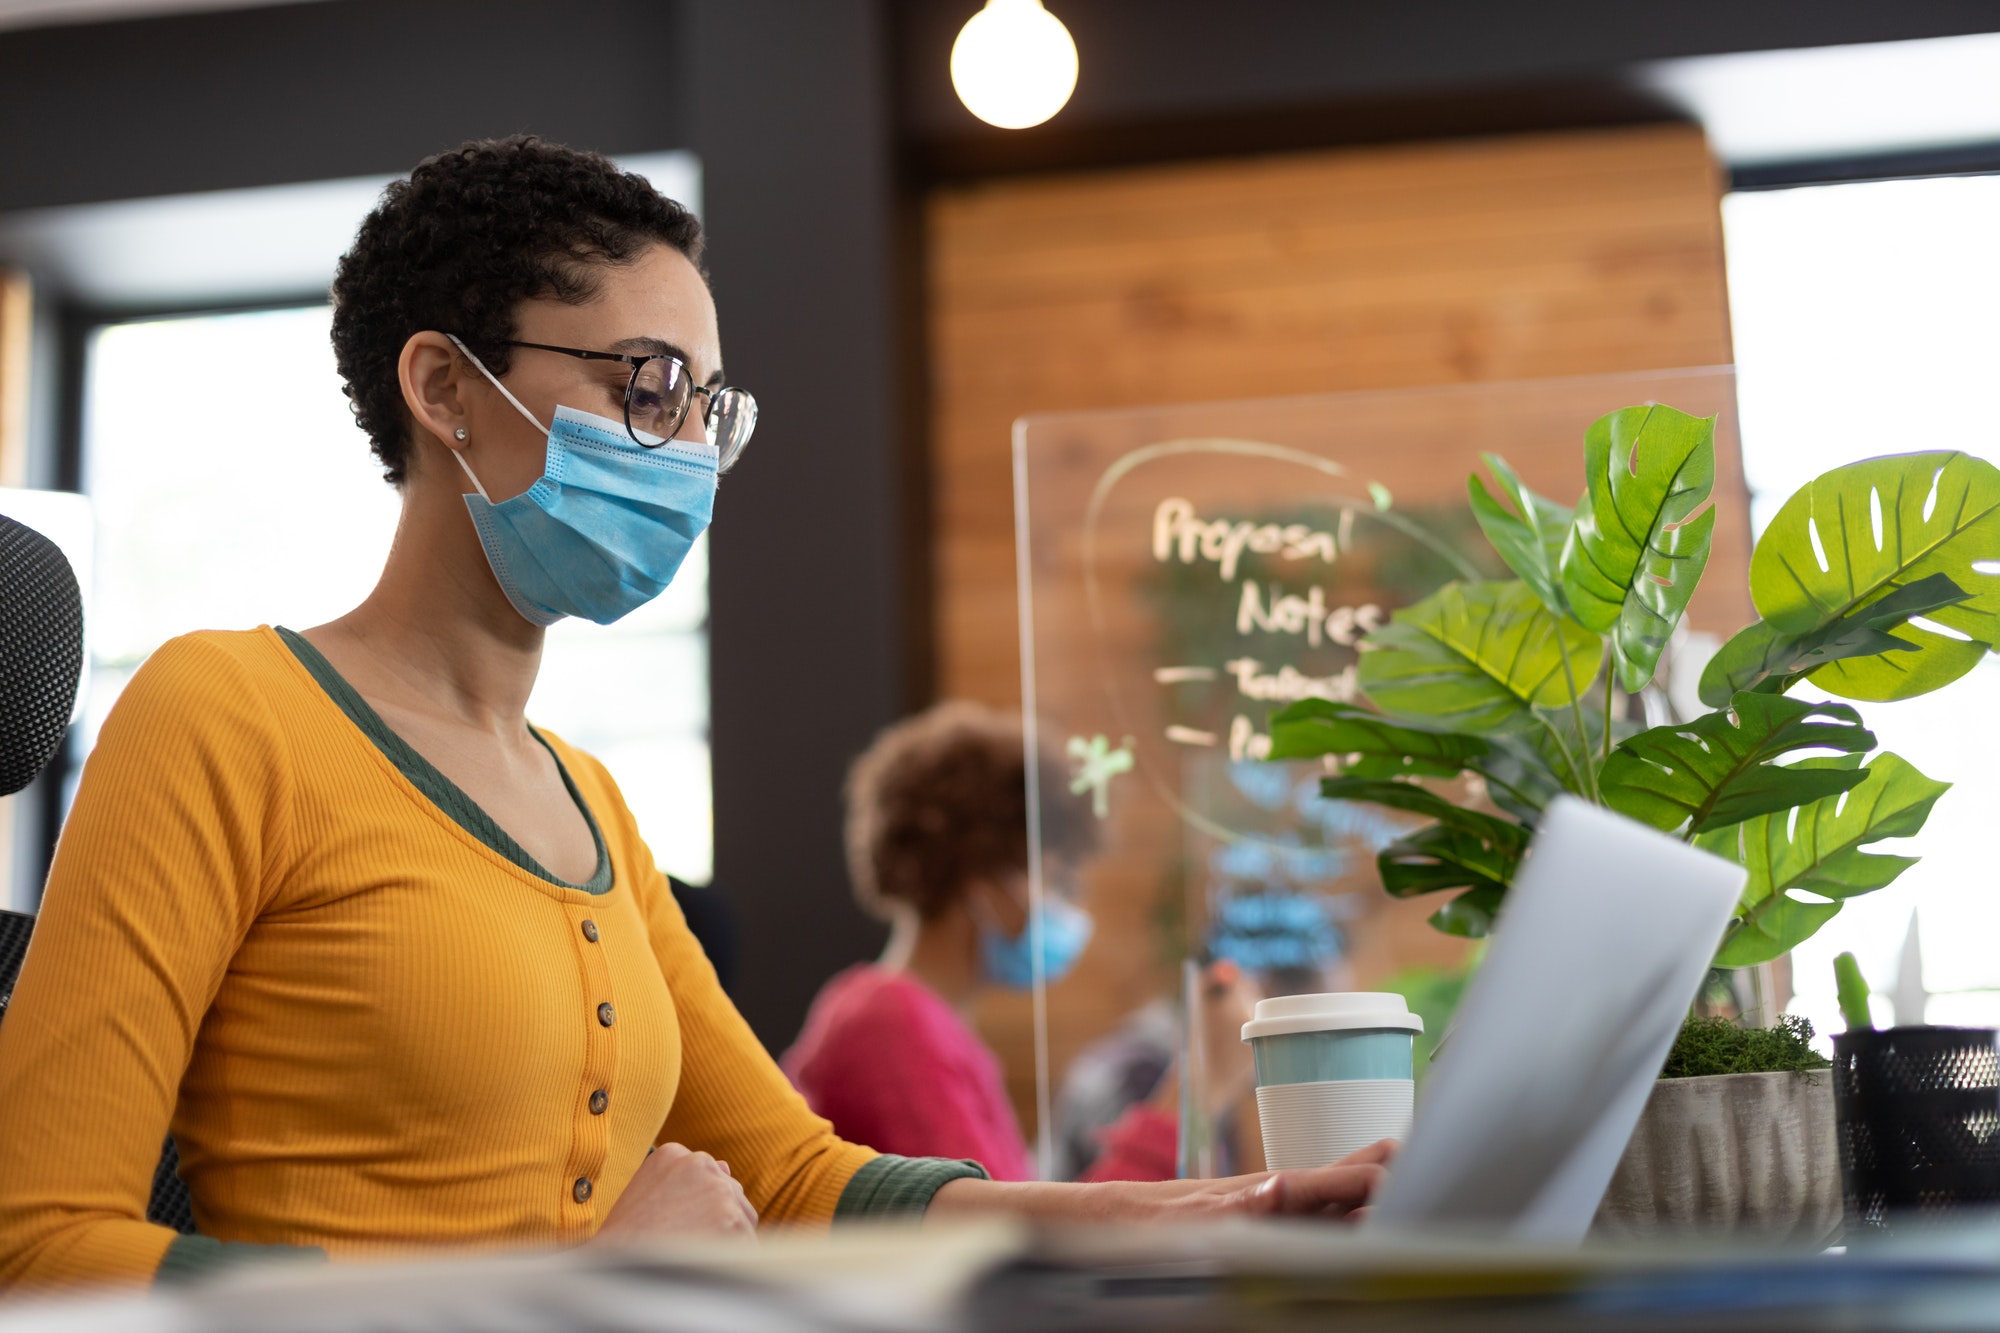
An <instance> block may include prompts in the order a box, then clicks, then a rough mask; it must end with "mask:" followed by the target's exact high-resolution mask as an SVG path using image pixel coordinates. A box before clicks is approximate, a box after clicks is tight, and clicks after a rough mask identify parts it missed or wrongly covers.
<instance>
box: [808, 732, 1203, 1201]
mask: <svg viewBox="0 0 2000 1333" xmlns="http://www.w3.org/2000/svg"><path fill="white" fill-rule="evenodd" d="M1040 768H1041V772H1040V780H1041V789H1042V791H1043V792H1045V793H1048V792H1061V791H1063V790H1065V789H1066V787H1067V785H1068V780H1067V778H1066V777H1065V775H1064V774H1063V772H1062V770H1061V767H1060V766H1059V765H1058V764H1056V763H1055V762H1054V761H1053V760H1052V759H1050V758H1049V757H1048V756H1046V755H1044V756H1041V758H1040ZM1026 787H1027V783H1026V757H1025V747H1024V744H1023V740H1022V734H1021V724H1020V721H1019V719H1018V718H1015V717H1012V716H1009V715H1007V714H1002V713H998V712H994V711H993V710H991V709H987V708H982V707H979V706H977V705H973V704H964V703H952V704H941V705H939V706H937V707H935V708H932V709H931V710H929V711H928V712H926V713H923V714H921V715H919V716H917V717H914V718H911V719H909V720H907V721H904V722H901V723H899V724H897V725H896V726H893V727H891V728H889V729H888V730H887V731H885V732H883V733H882V735H881V736H879V737H877V738H876V740H875V743H874V744H873V745H871V746H870V747H869V749H868V751H867V752H866V753H865V754H863V755H862V756H861V758H860V759H859V760H857V761H856V762H855V765H854V768H853V771H852V772H851V773H850V774H849V775H848V785H847V857H848V865H849V869H850V871H851V873H852V876H853V880H854V888H855V894H856V896H857V897H858V898H859V899H860V901H861V904H862V905H863V906H864V907H866V908H867V909H868V910H870V911H871V912H874V913H875V914H877V915H878V916H881V917H883V918H885V919H887V920H888V921H889V922H890V923H891V925H892V929H893V933H892V934H891V936H890V939H889V945H888V948H887V949H886V950H884V952H883V954H882V958H881V960H880V961H879V962H876V963H863V964H860V965H858V966H855V967H851V968H849V969H847V970H846V971H845V972H842V973H840V974H839V975H838V976H836V977H834V978H833V979H832V980H831V981H829V982H827V983H826V986H825V987H824V988H823V989H822V990H821V991H820V993H819V996H818V998H817V999H816V1000H814V1002H813V1007H812V1011H811V1013H810V1014H808V1016H807V1018H806V1023H805V1027H804V1029H803V1030H802V1031H801V1032H800V1034H799V1039H798V1041H797V1043H796V1044H795V1045H793V1047H792V1049H791V1050H790V1051H788V1052H787V1053H786V1054H785V1057H784V1061H783V1063H784V1067H785V1072H786V1073H788V1074H789V1075H791V1078H792V1082H793V1083H794V1084H796V1085H797V1087H798V1089H799V1091H800V1092H802V1093H804V1094H805V1097H806V1100H807V1101H808V1102H810V1103H811V1104H812V1108H813V1110H815V1111H817V1112H818V1113H819V1114H821V1115H823V1116H825V1117H826V1118H827V1119H828V1120H831V1121H832V1122H833V1126H834V1130H835V1132H837V1133H838V1134H840V1135H841V1136H842V1137H843V1138H845V1139H847V1140H849V1141H850V1142H854V1143H865V1144H867V1145H869V1146H870V1147H872V1148H875V1149H877V1150H879V1151H881V1152H887V1153H898V1154H901V1155H904V1156H909V1157H957V1158H970V1159H972V1160H974V1161H977V1162H979V1163H980V1164H981V1165H983V1166H985V1168H986V1169H987V1171H988V1172H989V1173H991V1175H992V1176H993V1178H994V1179H995V1180H1032V1179H1034V1176H1035V1171H1034V1165H1033V1163H1032V1162H1031V1161H1030V1159H1029V1155H1028V1149H1027V1145H1026V1144H1025V1143H1024V1142H1023V1140H1022V1137H1021V1127H1020V1122H1019V1121H1018V1120H1016V1118H1015V1116H1014V1109H1013V1105H1012V1103H1011V1102H1009V1101H1008V1099H1007V1091H1006V1085H1005V1082H1004V1080H1003V1078H1002V1076H1001V1070H1000V1061H999V1060H998V1058H996V1057H995V1056H994V1054H993V1052H992V1051H991V1050H989V1049H988V1048H987V1046H986V1044H985V1043H984V1042H982V1041H981V1040H980V1039H979V1037H978V1035H977V1034H976V1033H975V1032H974V1031H973V1029H972V1025H971V1022H970V1021H969V1015H970V1013H971V1011H972V1007H973V1004H974V1002H975V1001H976V1000H977V998H978V996H979V994H980V992H981V991H982V990H984V989H985V988H986V987H988V986H994V985H998V986H1005V987H1011V988H1018V989H1027V988H1028V987H1029V986H1030V985H1031V984H1032V981H1033V975H1034V970H1035V957H1034V946H1035V939H1034V932H1032V931H1031V930H1030V929H1029V919H1028V917H1029V914H1028V844H1027V826H1028V809H1027V792H1026ZM1095 837H1096V833H1095V829H1094V827H1093V825H1092V823H1091V820H1090V816H1089V805H1088V803H1087V802H1085V801H1077V802H1075V803H1074V804H1072V803H1070V802H1067V801H1060V800H1050V801H1044V802H1043V809H1042V824H1041V839H1042V850H1043V851H1044V853H1045V854H1047V856H1048V857H1049V858H1050V861H1051V862H1052V863H1056V864H1064V865H1069V866H1074V864H1075V863H1076V862H1077V861H1078V860H1080V859H1081V858H1082V857H1083V856H1084V855H1086V854H1087V853H1088V852H1089V851H1090V850H1091V848H1092V847H1093V846H1094V844H1095ZM1065 878H1066V877H1065ZM1089 938H1090V917H1089V915H1088V914H1087V913H1085V912H1084V910H1083V909H1082V908H1081V907H1079V906H1077V905H1076V904H1075V903H1074V902H1073V901H1072V900H1071V899H1070V897H1069V896H1068V894H1067V893H1066V892H1060V891H1052V892H1050V893H1048V894H1045V895H1044V903H1043V913H1042V930H1041V933H1040V943H1041V954H1042V957H1041V970H1042V974H1043V976H1044V977H1045V978H1046V979H1047V980H1048V981H1050V982H1055V981H1057V980H1059V979H1060V978H1061V977H1062V976H1064V975H1065V974H1066V973H1067V972H1068V971H1069V970H1070V968H1071V967H1072V966H1074V965H1075V963H1076V960H1077V958H1078V957H1079V956H1080V955H1081V954H1082V952H1083V948H1084V945H1085V944H1086V943H1087V942H1088V941H1089ZM1131 1115H1132V1116H1138V1117H1142V1118H1150V1119H1148V1120H1147V1123H1145V1124H1144V1125H1136V1124H1132V1123H1121V1125H1120V1126H1119V1129H1120V1130H1122V1131H1123V1133H1122V1134H1116V1133H1114V1134H1113V1135H1112V1136H1110V1139H1111V1141H1112V1142H1113V1143H1114V1144H1115V1143H1117V1142H1120V1141H1129V1142H1131V1143H1132V1144H1134V1145H1135V1146H1139V1147H1141V1148H1142V1152H1141V1154H1140V1158H1142V1159H1143V1160H1141V1159H1134V1158H1132V1157H1131V1155H1130V1154H1127V1155H1126V1156H1125V1157H1120V1156H1119V1155H1118V1154H1117V1153H1116V1151H1115V1148H1114V1150H1113V1151H1112V1152H1111V1153H1109V1154H1107V1157H1108V1160H1100V1161H1099V1162H1098V1164H1097V1166H1096V1168H1095V1169H1094V1171H1093V1175H1094V1176H1096V1177H1097V1178H1100V1179H1126V1180H1144V1179H1166V1178H1171V1176H1172V1175H1173V1170H1172V1151H1171V1148H1170V1147H1169V1149H1168V1151H1167V1152H1166V1154H1165V1155H1164V1158H1162V1155H1161V1154H1160V1153H1159V1152H1158V1150H1157V1147H1158V1145H1159V1144H1160V1143H1162V1142H1165V1143H1167V1144H1169V1145H1170V1144H1171V1143H1172V1141H1173V1135H1174V1122H1173V1120H1172V1119H1171V1118H1169V1117H1166V1116H1164V1115H1162V1113H1161V1112H1160V1111H1159V1110H1157V1109H1155V1108H1152V1107H1141V1108H1135V1110H1134V1111H1133V1112H1132V1113H1131ZM1129 1120H1131V1116H1128V1121H1129ZM1144 1149H1150V1151H1144Z"/></svg>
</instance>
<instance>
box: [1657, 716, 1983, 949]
mask: <svg viewBox="0 0 2000 1333" xmlns="http://www.w3.org/2000/svg"><path fill="white" fill-rule="evenodd" d="M1859 763H1860V759H1859V757H1858V756H1855V755H1840V756H1837V757H1833V758H1825V759H1804V760H1801V761H1800V762H1799V763H1798V764H1797V765H1795V766H1794V767H1795V768H1799V769H1806V770H1808V771H1820V772H1854V771H1856V765H1858V764H1859ZM1859 775H1860V777H1861V778H1862V781H1861V783H1860V785H1858V786H1856V787H1855V788H1854V789H1853V790H1852V791H1849V792H1847V793H1846V794H1845V795H1843V796H1829V797H1825V798H1822V799H1821V800H1818V801H1814V802H1813V803H1812V804H1810V805H1807V806H1804V807H1802V808H1801V809H1800V810H1799V812H1798V818H1797V819H1796V820H1793V819H1792V818H1790V816H1789V815H1786V814H1779V813H1773V814H1768V815H1759V816H1757V817H1756V818H1754V819H1749V820H1745V821H1744V822H1743V823H1741V824H1739V825H1737V826H1736V827H1735V828H1726V829H1717V830H1716V831H1714V832H1712V833H1705V834H1703V835H1701V836H1700V837H1698V838H1696V839H1695V845H1696V846H1697V847H1701V848H1704V849H1706V850H1708V851H1711V852H1714V853H1715V854H1716V855H1718V856H1725V857H1728V858H1729V859H1730V860H1733V861H1739V862H1741V863H1742V864H1743V865H1744V866H1745V867H1746V868H1747V869H1748V870H1749V871H1750V880H1749V883H1748V884H1747V885H1745V886H1744V889H1743V898H1742V902H1741V905H1740V906H1739V908H1738V915H1737V917H1736V919H1735V920H1734V921H1732V922H1731V923H1730V926H1729V931H1728V933H1727V934H1725V935H1724V936H1723V940H1722V948H1721V950H1720V951H1719V952H1717V954H1716V956H1715V965H1716V966H1717V967H1749V966H1752V965H1753V964H1756V963H1763V962H1768V961H1770V960H1771V959H1773V958H1776V957H1777V956H1778V955H1780V954H1782V953H1784V952H1785V951H1786V950H1788V949H1791V948H1793V947H1794V946H1795V945H1798V944H1800V943H1802V942H1803V941H1805V940H1806V939H1808V938H1810V937H1811V935H1812V933H1813V932H1814V931H1816V930H1818V929H1819V928H1820V927H1821V926H1823V925H1825V924H1826V923H1827V921H1828V920H1830V919H1831V918H1832V917H1833V916H1834V915H1835V914H1836V913H1837V912H1839V911H1840V904H1841V901H1842V900H1843V899H1847V898H1852V897H1855V896H1857V895H1859V894H1863V893H1872V892H1874V891H1875V890H1876V889H1879V888H1882V887H1883V886H1884V885H1887V884H1889V883H1890V882H1891V881H1893V880H1894V879H1895V878H1896V877H1897V876H1898V875H1900V874H1902V873H1903V872H1904V871H1905V870H1908V869H1909V868H1910V867H1911V866H1913V865H1915V864H1916V858H1915V857H1913V856H1890V855H1886V854H1881V853H1872V852H1864V851H1862V850H1861V848H1862V847H1863V846H1865V845H1866V844H1868V843H1872V842H1876V841H1879V840H1880V839H1883V838H1906V837H1909V836H1910V835H1912V834H1914V833H1916V832H1918V831H1919V830H1921V829H1922V828H1923V826H1924V821H1925V820H1926V819H1927V818H1929V817H1930V812H1931V807H1932V806H1933V805H1935V804H1936V803H1937V798H1938V797H1940V796H1942V795H1943V794H1944V793H1945V792H1947V791H1949V790H1950V789H1951V784H1950V783H1948V782H1933V781H1932V780H1931V779H1929V778H1927V777H1925V776H1924V775H1923V774H1922V773H1920V772H1918V771H1917V769H1916V766H1915V765H1913V764H1911V763H1909V762H1908V761H1907V760H1905V759H1903V758H1902V757H1901V756H1899V755H1894V754H1886V753H1885V754H1879V755H1876V756H1875V758H1874V761H1873V762H1871V763H1870V764H1869V765H1868V767H1867V768H1865V769H1860V770H1859ZM1794 891H1798V892H1804V893H1811V894H1815V895H1817V896H1818V898H1820V899H1827V900H1831V901H1813V900H1809V899H1799V898H1794V897H1793V896H1792V894H1793V892H1794Z"/></svg>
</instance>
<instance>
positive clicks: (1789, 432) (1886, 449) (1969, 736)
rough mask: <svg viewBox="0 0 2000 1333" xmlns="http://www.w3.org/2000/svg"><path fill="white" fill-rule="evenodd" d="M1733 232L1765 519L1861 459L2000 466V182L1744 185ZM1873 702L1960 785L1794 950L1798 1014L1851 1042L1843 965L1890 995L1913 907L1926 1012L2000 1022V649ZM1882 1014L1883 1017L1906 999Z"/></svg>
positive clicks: (1752, 439)
mask: <svg viewBox="0 0 2000 1333" xmlns="http://www.w3.org/2000/svg"><path fill="white" fill-rule="evenodd" d="M1723 221H1724V227H1725V233H1726V241H1727V246H1728V261H1729V299H1730V308H1731V313H1732V318H1733V321H1734V325H1735V339H1736V360H1737V370H1738V376H1739V378H1738V396H1739V402H1740V406H1741V412H1742V421H1743V449H1744V468H1745V471H1746V473H1747V475H1748V478H1749V482H1750V487H1751V491H1752V500H1751V516H1752V524H1753V526H1754V527H1756V528H1757V529H1758V530H1759V531H1761V530H1762V526H1763V524H1764V523H1765V522H1767V521H1768V520H1769V518H1770V516H1771V515H1772V514H1773V513H1774V512H1775V511H1776V509H1777V506H1778V505H1780V504H1782V503H1783V502H1784V500H1785V499H1786V498H1787V497H1788V496H1789V495H1790V494H1791V493H1792V492H1793V491H1794V490H1796V489H1797V488H1798V487H1799V486H1801V485H1803V484H1804V483H1805V482H1807V481H1810V480H1811V479H1812V478H1813V477H1815V476H1817V475H1818V474H1819V473H1821V472H1824V471H1825V470H1827V469H1828V468H1831V467H1835V466H1838V465H1839V464H1842V463H1847V462H1852V461H1854V460H1855V459H1860V458H1867V457H1870V456H1872V455H1875V454H1885V453H1902V452H1908V451H1912V450H1918V449H1961V450H1964V451H1965V452H1967V453H1971V454H1978V455H1980V456H1982V457H1985V458H1988V459H1993V460H1995V461H2000V421H1996V418H1995V417H1994V415H1993V412H1992V410H1991V403H1990V398H1991V394H1990V388H1991V386H1992V384H1993V382H1994V367H1995V366H2000V324H1996V322H1995V321H1994V319H1993V313H1992V312H1993V311H1994V310H1996V309H2000V249H1996V247H1995V245H1994V243H1993V238H1994V236H1995V235H1996V234H2000V177H1991V176H1978V177H1958V178H1940V179H1929V180H1901V181H1885V182H1871V183H1868V184H1858V185H1833V186H1816V187H1811V188H1804V189H1792V190H1778V191H1770V192H1761V193H1739V194H1733V195H1731V196H1729V197H1728V198H1727V199H1726V200H1725V201H1724V203H1723ZM1861 709H1862V716H1863V717H1864V718H1865V719H1866V721H1867V722H1868V724H1869V726H1870V727H1871V728H1872V729H1873V730H1874V731H1875V733H1876V735H1877V736H1878V737H1879V738H1880V741H1881V744H1882V746H1883V748H1885V749H1890V750H1894V751H1895V752H1896V753H1898V754H1900V755H1902V756H1904V757H1905V758H1907V759H1909V760H1910V761H1911V762H1912V763H1914V764H1915V765H1916V766H1917V767H1918V768H1920V769H1922V770H1923V771H1924V772H1925V773H1926V774H1928V775H1929V776H1931V777H1933V778H1936V779H1939V780H1941V781H1948V782H1951V783H1953V784H1955V785H1954V786H1953V788H1952V790H1951V791H1949V792H1947V793H1946V794H1945V796H1944V797H1943V799H1941V800H1940V801H1939V802H1938V804H1937V807H1936V809H1935V810H1934V811H1933V813H1932V815H1931V819H1930V823H1929V825H1928V826H1927V827H1926V828H1925V830H1924V832H1923V833H1922V835H1921V836H1919V837H1917V838H1915V839H1909V840H1899V843H1885V844H1881V845H1878V846H1877V847H1876V848H1875V849H1874V850H1877V851H1892V850H1893V851H1898V852H1902V853H1904V854H1906V855H1920V856H1922V857H1923V860H1922V861H1921V862H1920V863H1919V864H1918V865H1917V866H1915V867H1914V868H1912V869H1911V870H1909V871H1908V872H1906V873H1905V874H1904V875H1903V877H1902V878H1901V879H1899V880H1897V881H1896V883H1895V884H1893V885H1891V886H1890V887H1889V888H1887V889H1883V890H1881V891H1879V892H1877V893H1874V894H1870V895H1867V896H1864V897H1861V898H1857V899H1854V900H1852V901H1850V902H1849V903H1847V904H1846V905H1845V906H1844V907H1843V908H1842V909H1841V912H1840V914H1839V915H1838V916H1836V917H1834V918H1833V920H1832V921H1830V922H1829V923H1828V924H1827V925H1826V926H1825V928H1824V929H1822V930H1821V931H1820V932H1819V934H1818V935H1816V936H1815V937H1814V938H1813V939H1811V940H1810V941H1808V942H1807V943H1806V944H1804V945H1803V946H1801V947H1800V948H1799V949H1797V950H1796V951H1795V952H1794V954H1793V985H1794V987H1795V990H1796V992H1797V998H1796V999H1795V1000H1794V1001H1793V1004H1792V1008H1793V1010H1794V1011H1795V1012H1799V1013H1803V1014H1805V1015H1806V1016H1807V1017H1809V1018H1810V1019H1811V1020H1812V1022H1813V1025H1814V1026H1815V1027H1816V1028H1818V1029H1819V1031H1820V1032H1821V1033H1823V1034H1824V1033H1828V1032H1833V1031H1838V1030H1839V1029H1840V1027H1841V1023H1840V1020H1839V1017H1838V1010H1837V1008H1836V1006H1835V1004H1834V998H1833V970H1832V959H1833V956H1834V955H1835V954H1836V953H1839V952H1841V951H1842V950H1852V951H1853V952H1854V953H1855V954H1856V955H1857V957H1858V958H1859V960H1860V962H1861V966H1862V970H1863V971H1864V972H1865V973H1866V974H1867V976H1868V979H1869V981H1870V983H1871V984H1873V985H1874V986H1875V987H1876V988H1877V989H1878V990H1880V991H1887V990H1888V989H1889V988H1890V986H1891V984H1892V983H1893V982H1894V980H1895V978H1896V975H1897V968H1898V962H1899V958H1900V956H1901V954H1902V946H1903V941H1904V937H1905V934H1906V932H1907V930H1908V928H1909V923H1910V914H1911V912H1912V910H1913V909H1915V910H1916V911H1917V912H1918V921H1919V923H1920V925H1919V934H1920V939H1921V942H1922V954H1923V977H1924V983H1925V986H1926V988H1927V989H1928V990H1929V991H1930V994H1931V998H1930V1001H1929V1004H1928V1006H1927V1010H1926V1014H1925V1017H1926V1018H1927V1020H1928V1021H1930V1022H1934V1023H1964V1024H1996V1023H2000V953H1996V952H1995V951H1994V949H1993V946H1992V941H1993V940H1994V939H1995V938H1996V937H2000V883H1996V881H1995V878H1994V874H1993V860H1994V857H1993V853H1992V850H1991V847H1990V839H1991V836H1992V833H1991V826H1992V824H1993V820H1994V818H1995V816H1996V815H1997V814H2000V765H1996V764H1995V763H1994V761H1993V757H1992V747H1993V745H1994V744H1995V742H1996V741H1997V740H2000V660H1996V659H1995V658H1994V657H1992V656H1990V655H1989V656H1988V657H1987V658H1986V660H1985V661H1984V662H1983V663H1982V664H1981V665H1980V666H1979V667H1978V668H1977V669H1976V670H1974V671H1973V672H1972V674H1971V675H1970V676H1968V677H1967V678H1965V679H1964V680H1962V681H1960V682H1958V683H1957V684H1955V685H1954V686H1952V687H1951V688H1949V689H1947V690H1944V691H1942V692H1940V693H1937V694H1933V695H1930V696H1928V697H1925V698H1921V699H1912V700H1908V701H1905V702H1902V703H1894V704H1866V705H1862V706H1861ZM1901 843H1907V845H1900V844H1901ZM1877 1003H1878V1009H1877V1022H1881V1021H1882V1018H1883V1016H1884V1015H1885V1014H1886V1012H1887V1011H1888V1008H1889V1006H1887V1005H1884V1004H1882V1003H1881V1001H1880V1000H1879V998H1878V1002H1877ZM1896 1019H1897V1021H1903V1022H1907V1021H1912V1016H1910V1015H1902V1014H1899V1015H1896Z"/></svg>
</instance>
